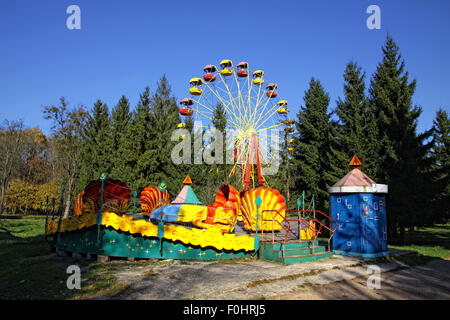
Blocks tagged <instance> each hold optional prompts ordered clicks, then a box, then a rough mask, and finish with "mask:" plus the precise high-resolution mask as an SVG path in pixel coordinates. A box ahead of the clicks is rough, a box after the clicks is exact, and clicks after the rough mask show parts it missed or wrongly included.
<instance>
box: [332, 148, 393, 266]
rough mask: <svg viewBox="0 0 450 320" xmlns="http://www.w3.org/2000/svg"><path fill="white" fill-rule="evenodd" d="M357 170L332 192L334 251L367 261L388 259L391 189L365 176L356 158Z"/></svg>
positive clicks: (353, 160) (354, 159)
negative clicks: (381, 258)
mask: <svg viewBox="0 0 450 320" xmlns="http://www.w3.org/2000/svg"><path fill="white" fill-rule="evenodd" d="M350 166H351V167H353V170H352V171H350V172H349V173H348V174H347V175H346V176H345V177H343V178H342V179H341V180H339V181H338V182H337V183H336V184H334V185H333V186H332V187H331V188H329V189H328V193H329V194H330V216H331V218H333V219H334V220H335V221H336V222H333V228H334V227H335V224H336V223H337V228H336V231H335V233H334V236H333V239H332V241H333V245H332V247H333V252H335V253H339V254H346V255H355V256H361V257H365V258H376V257H381V256H386V255H387V254H388V248H387V224H386V194H387V193H388V186H387V185H385V184H377V183H376V182H375V181H373V180H372V179H370V178H369V177H368V176H367V175H366V174H364V173H363V172H362V171H361V170H360V169H359V167H361V162H360V161H359V159H358V157H357V156H356V155H355V156H354V157H353V159H352V161H350Z"/></svg>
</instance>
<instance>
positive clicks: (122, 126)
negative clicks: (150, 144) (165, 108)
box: [108, 96, 131, 182]
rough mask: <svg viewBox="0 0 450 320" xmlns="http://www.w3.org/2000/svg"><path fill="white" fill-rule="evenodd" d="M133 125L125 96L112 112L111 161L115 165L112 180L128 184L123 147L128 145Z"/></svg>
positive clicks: (111, 174) (112, 169)
mask: <svg viewBox="0 0 450 320" xmlns="http://www.w3.org/2000/svg"><path fill="white" fill-rule="evenodd" d="M130 124H131V113H130V104H129V102H128V99H127V98H126V97H125V96H122V97H121V98H120V100H119V102H118V103H117V105H116V106H115V107H114V109H113V110H112V112H111V146H110V153H111V156H110V159H111V163H112V164H113V166H112V168H111V172H110V173H109V172H108V173H109V174H110V176H111V177H112V178H115V179H119V180H122V181H124V182H126V178H127V177H128V175H127V173H126V159H125V158H124V154H123V148H122V146H123V145H125V144H126V143H127V139H128V136H127V132H128V127H129V126H130Z"/></svg>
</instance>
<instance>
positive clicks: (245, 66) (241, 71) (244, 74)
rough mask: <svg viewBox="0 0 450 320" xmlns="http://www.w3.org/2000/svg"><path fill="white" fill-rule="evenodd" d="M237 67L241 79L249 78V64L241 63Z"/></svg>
mask: <svg viewBox="0 0 450 320" xmlns="http://www.w3.org/2000/svg"><path fill="white" fill-rule="evenodd" d="M236 67H237V68H238V72H237V75H238V77H240V78H246V77H248V72H247V69H248V63H247V62H239V63H238V64H237V65H236Z"/></svg>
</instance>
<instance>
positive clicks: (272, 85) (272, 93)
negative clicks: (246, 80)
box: [266, 83, 278, 98]
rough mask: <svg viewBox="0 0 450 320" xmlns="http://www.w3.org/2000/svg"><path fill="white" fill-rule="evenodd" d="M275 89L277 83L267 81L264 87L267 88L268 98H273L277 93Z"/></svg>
mask: <svg viewBox="0 0 450 320" xmlns="http://www.w3.org/2000/svg"><path fill="white" fill-rule="evenodd" d="M276 89H277V85H276V84H275V83H269V84H268V85H267V87H266V90H267V93H266V95H267V97H268V98H275V97H276V96H277V95H278V93H277V92H276V91H275V90H276Z"/></svg>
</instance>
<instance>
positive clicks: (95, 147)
mask: <svg viewBox="0 0 450 320" xmlns="http://www.w3.org/2000/svg"><path fill="white" fill-rule="evenodd" d="M110 130H111V122H110V118H109V111H108V106H107V105H106V104H104V103H103V102H102V101H100V100H97V101H96V102H95V104H94V107H93V108H92V110H91V111H90V113H89V115H88V119H87V122H86V126H85V127H84V130H83V140H84V145H83V147H82V151H81V154H82V165H81V172H80V181H79V186H78V190H82V189H84V187H85V186H86V185H87V184H88V183H89V181H91V180H96V179H98V177H99V176H100V172H101V171H105V172H110V170H111V167H112V164H111V159H110V150H111V149H110V143H111V141H110Z"/></svg>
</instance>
